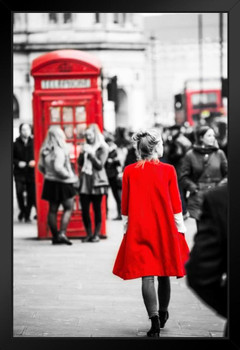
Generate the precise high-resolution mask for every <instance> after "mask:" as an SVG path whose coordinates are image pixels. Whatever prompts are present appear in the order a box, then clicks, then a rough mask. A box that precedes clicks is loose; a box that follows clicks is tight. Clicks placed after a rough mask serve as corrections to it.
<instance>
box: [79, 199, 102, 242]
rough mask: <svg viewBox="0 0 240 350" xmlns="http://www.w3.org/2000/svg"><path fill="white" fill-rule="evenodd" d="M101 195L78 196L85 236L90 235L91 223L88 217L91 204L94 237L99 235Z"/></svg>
mask: <svg viewBox="0 0 240 350" xmlns="http://www.w3.org/2000/svg"><path fill="white" fill-rule="evenodd" d="M102 197H103V195H102V194H80V203H81V207H82V217H83V223H84V226H85V230H86V232H87V235H89V236H90V235H92V223H91V217H90V203H91V202H92V204H93V210H94V223H95V231H94V234H95V235H99V234H100V229H101V225H102V212H101V202H102Z"/></svg>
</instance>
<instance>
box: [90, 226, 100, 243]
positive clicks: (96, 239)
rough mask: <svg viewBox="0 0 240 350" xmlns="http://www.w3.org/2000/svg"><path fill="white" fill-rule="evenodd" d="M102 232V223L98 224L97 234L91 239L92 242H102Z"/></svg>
mask: <svg viewBox="0 0 240 350" xmlns="http://www.w3.org/2000/svg"><path fill="white" fill-rule="evenodd" d="M100 230H101V223H99V224H97V225H96V227H95V232H94V235H93V237H92V239H91V242H93V243H95V242H99V241H100V237H99V235H100Z"/></svg>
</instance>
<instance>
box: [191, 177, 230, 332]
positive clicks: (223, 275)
mask: <svg viewBox="0 0 240 350" xmlns="http://www.w3.org/2000/svg"><path fill="white" fill-rule="evenodd" d="M227 211H228V193H227V183H225V184H223V185H222V186H217V187H215V188H213V189H211V190H209V191H208V193H206V194H205V195H204V201H203V212H202V215H201V220H200V221H199V226H198V230H197V234H196V235H195V237H194V245H193V248H192V250H191V252H190V257H189V260H188V262H187V263H186V264H185V268H186V272H187V276H186V278H187V284H188V286H189V287H190V288H191V289H192V290H193V291H194V292H195V293H196V294H197V295H198V296H199V297H200V299H201V300H202V301H203V302H204V303H206V304H207V305H208V306H209V307H211V308H212V309H213V310H214V311H216V312H217V313H218V314H219V315H220V316H222V317H224V318H227ZM226 334H227V324H226V328H225V335H226Z"/></svg>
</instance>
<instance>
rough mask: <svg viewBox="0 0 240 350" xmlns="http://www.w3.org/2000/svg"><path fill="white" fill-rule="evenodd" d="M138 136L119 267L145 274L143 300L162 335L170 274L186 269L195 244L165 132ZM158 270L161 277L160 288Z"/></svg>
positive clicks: (129, 274) (127, 182) (126, 184)
mask: <svg viewBox="0 0 240 350" xmlns="http://www.w3.org/2000/svg"><path fill="white" fill-rule="evenodd" d="M133 141H135V142H136V143H137V151H138V156H139V160H138V162H137V163H134V164H131V165H128V166H127V167H126V168H125V169H124V174H123V183H122V216H123V222H124V228H125V230H124V232H125V234H124V236H123V240H122V242H121V245H120V248H119V251H118V254H117V257H116V261H115V264H114V267H113V273H114V274H115V275H117V276H119V277H121V278H122V279H124V280H128V279H133V278H140V277H141V278H142V295H143V301H144V304H145V306H146V310H147V313H148V316H149V318H150V319H151V323H152V326H151V329H150V330H149V331H148V333H147V335H148V336H149V337H159V334H160V327H161V328H163V327H164V325H165V323H166V321H167V319H168V317H169V313H168V305H169V301H170V291H171V288H170V278H169V277H170V276H176V277H177V278H180V277H183V276H184V275H185V269H184V264H185V262H186V261H187V260H188V254H189V249H188V246H187V243H186V241H185V236H184V234H185V232H186V228H185V225H184V221H183V216H182V205H181V199H180V194H179V189H178V184H177V175H176V171H175V168H174V167H173V166H172V165H169V164H166V163H162V162H161V161H160V160H159V158H160V157H162V155H163V143H162V137H161V134H160V133H159V131H158V130H155V129H153V130H150V131H147V132H138V133H136V134H135V135H134V136H133ZM154 276H157V280H158V293H157V294H156V290H155V286H154ZM157 295H158V302H159V306H158V305H157Z"/></svg>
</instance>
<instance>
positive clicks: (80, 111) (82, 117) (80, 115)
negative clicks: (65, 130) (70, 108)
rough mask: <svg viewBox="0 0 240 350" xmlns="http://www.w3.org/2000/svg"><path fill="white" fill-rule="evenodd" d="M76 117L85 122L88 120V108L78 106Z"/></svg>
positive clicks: (78, 120)
mask: <svg viewBox="0 0 240 350" xmlns="http://www.w3.org/2000/svg"><path fill="white" fill-rule="evenodd" d="M75 113H76V114H75V118H76V122H85V121H86V118H87V116H86V109H85V107H84V106H79V107H76V112H75Z"/></svg>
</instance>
